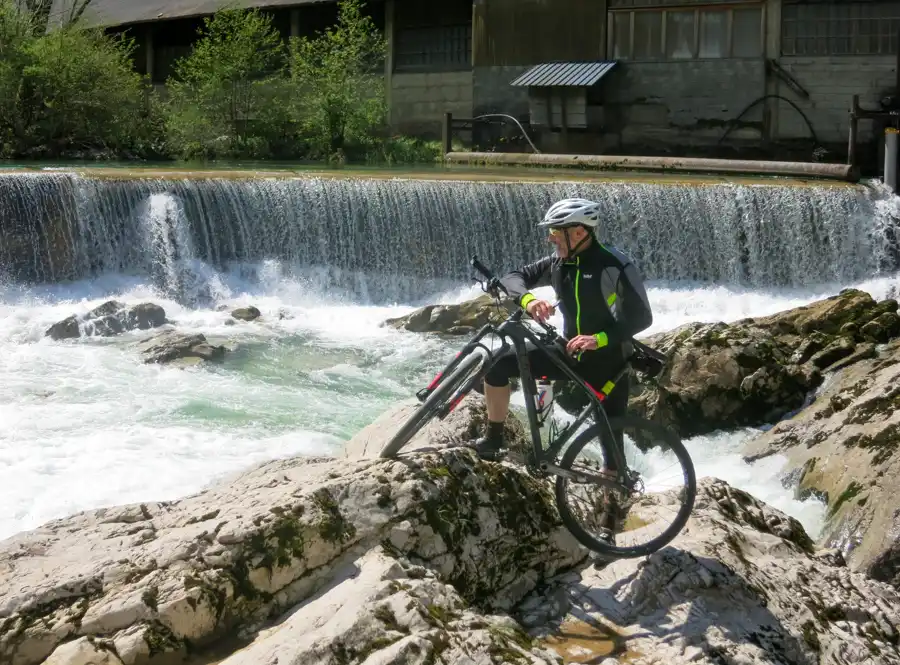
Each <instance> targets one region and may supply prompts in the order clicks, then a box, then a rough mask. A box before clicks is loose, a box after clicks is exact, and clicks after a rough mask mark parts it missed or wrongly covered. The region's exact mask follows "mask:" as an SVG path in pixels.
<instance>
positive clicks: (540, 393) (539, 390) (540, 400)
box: [534, 376, 553, 427]
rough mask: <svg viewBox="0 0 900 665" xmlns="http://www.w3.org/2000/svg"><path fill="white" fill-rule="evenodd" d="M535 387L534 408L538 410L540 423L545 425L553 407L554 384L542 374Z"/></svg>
mask: <svg viewBox="0 0 900 665" xmlns="http://www.w3.org/2000/svg"><path fill="white" fill-rule="evenodd" d="M535 389H536V392H535V395H534V408H535V409H536V410H537V418H538V423H540V425H541V426H542V427H543V425H544V421H546V420H547V418H549V417H550V409H551V408H552V407H553V384H552V383H550V381H549V380H548V379H547V377H545V376H542V377H541V378H539V379H538V380H537V382H536V385H535Z"/></svg>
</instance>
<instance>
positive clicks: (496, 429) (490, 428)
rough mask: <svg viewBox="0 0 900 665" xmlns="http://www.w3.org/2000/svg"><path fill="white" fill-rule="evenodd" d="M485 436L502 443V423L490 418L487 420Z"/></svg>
mask: <svg viewBox="0 0 900 665" xmlns="http://www.w3.org/2000/svg"><path fill="white" fill-rule="evenodd" d="M487 438H488V440H490V441H496V442H497V443H503V423H502V422H499V423H495V422H493V421H492V420H489V421H488V424H487Z"/></svg>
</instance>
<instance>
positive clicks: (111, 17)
mask: <svg viewBox="0 0 900 665" xmlns="http://www.w3.org/2000/svg"><path fill="white" fill-rule="evenodd" d="M74 1H75V0H53V8H52V9H51V10H50V27H55V26H56V25H58V24H59V23H61V22H62V21H63V20H65V19H66V18H68V16H69V15H70V12H71V8H72V3H73V2H74ZM334 1H335V0H92V2H91V3H90V4H89V5H88V6H87V9H85V11H84V14H83V15H82V17H81V20H82V22H83V24H84V25H86V26H91V27H94V26H103V27H114V26H118V25H128V24H130V23H143V22H146V21H162V20H165V19H172V18H186V17H189V16H205V15H207V14H213V13H215V12H216V11H218V10H220V9H223V8H225V7H229V6H235V5H236V6H239V7H291V6H298V5H309V4H313V3H316V2H334ZM79 4H80V2H79Z"/></svg>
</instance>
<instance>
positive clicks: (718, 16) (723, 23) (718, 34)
mask: <svg viewBox="0 0 900 665" xmlns="http://www.w3.org/2000/svg"><path fill="white" fill-rule="evenodd" d="M757 25H759V21H757ZM737 32H738V30H737V28H735V33H737ZM757 32H758V31H757ZM735 37H737V34H735ZM757 39H759V35H758V34H757ZM699 56H700V57H701V58H725V57H727V56H728V12H724V11H701V12H700V52H699Z"/></svg>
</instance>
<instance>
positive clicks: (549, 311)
mask: <svg viewBox="0 0 900 665" xmlns="http://www.w3.org/2000/svg"><path fill="white" fill-rule="evenodd" d="M525 311H526V312H528V314H529V315H530V316H531V318H533V319H535V320H536V321H539V322H540V323H543V322H544V321H546V320H547V319H549V318H550V317H551V316H553V312H554V311H556V310H555V309H554V308H553V305H551V304H550V303H548V302H547V301H546V300H532V301H531V302H530V303H528V304H527V305H526V306H525Z"/></svg>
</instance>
